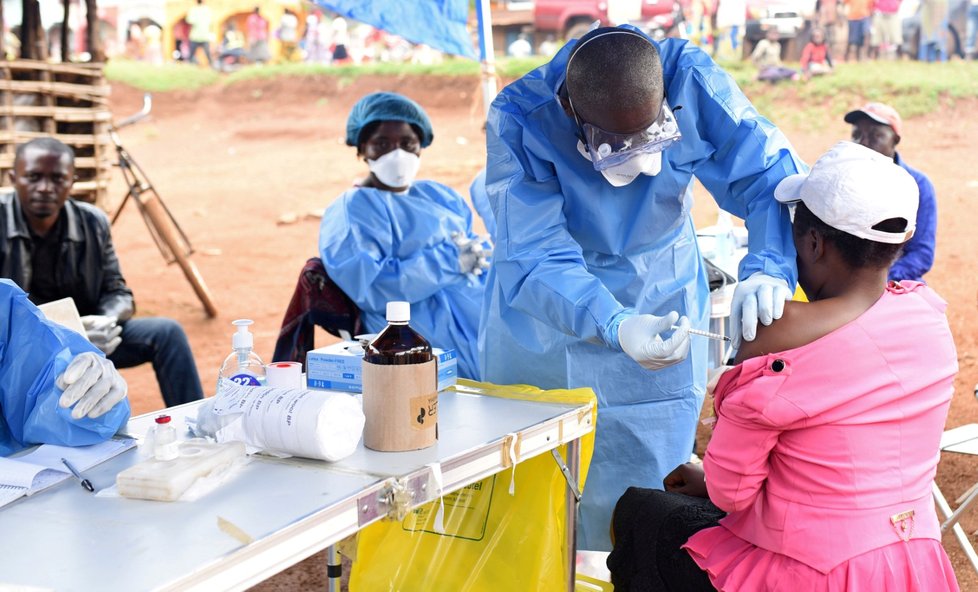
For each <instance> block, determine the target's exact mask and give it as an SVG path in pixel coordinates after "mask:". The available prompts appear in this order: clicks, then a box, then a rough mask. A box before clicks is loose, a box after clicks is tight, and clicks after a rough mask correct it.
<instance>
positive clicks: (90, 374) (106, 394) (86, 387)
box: [56, 352, 128, 419]
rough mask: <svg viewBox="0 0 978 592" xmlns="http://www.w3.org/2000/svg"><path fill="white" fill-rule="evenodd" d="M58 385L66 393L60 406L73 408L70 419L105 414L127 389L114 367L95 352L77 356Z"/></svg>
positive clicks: (121, 398) (59, 401) (123, 395)
mask: <svg viewBox="0 0 978 592" xmlns="http://www.w3.org/2000/svg"><path fill="white" fill-rule="evenodd" d="M56 384H57V386H58V388H60V389H63V390H64V393H63V394H62V395H61V399H59V400H58V404H59V405H60V406H61V407H64V408H68V407H72V406H74V407H73V408H72V410H71V416H72V417H73V418H75V419H81V418H83V417H85V416H88V417H90V418H92V419H94V418H96V417H99V416H101V415H104V414H105V413H107V412H108V411H109V410H110V409H112V408H113V407H115V405H116V403H118V402H119V401H121V400H123V399H125V398H126V392H127V391H128V387H127V386H126V381H125V380H123V379H122V376H120V375H119V371H118V370H116V369H115V365H113V364H112V362H110V361H109V360H107V359H105V358H103V357H101V356H99V355H98V354H95V353H92V352H84V353H81V354H78V355H77V356H75V358H74V359H73V360H71V363H70V364H68V367H67V368H66V369H65V371H64V373H62V374H61V376H59V377H58V379H57V381H56Z"/></svg>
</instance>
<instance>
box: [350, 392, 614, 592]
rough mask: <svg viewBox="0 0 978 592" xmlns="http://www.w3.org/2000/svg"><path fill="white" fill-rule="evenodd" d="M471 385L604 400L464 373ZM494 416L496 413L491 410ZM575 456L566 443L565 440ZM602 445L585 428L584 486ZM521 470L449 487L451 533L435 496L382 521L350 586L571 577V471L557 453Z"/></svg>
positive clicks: (364, 544)
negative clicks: (439, 524) (440, 521)
mask: <svg viewBox="0 0 978 592" xmlns="http://www.w3.org/2000/svg"><path fill="white" fill-rule="evenodd" d="M459 386H460V387H462V388H464V389H465V392H478V393H480V394H483V395H487V396H495V397H506V398H515V399H523V400H527V401H538V402H545V403H573V404H578V405H584V404H587V403H589V402H590V403H591V425H595V422H596V421H597V401H596V398H595V396H594V391H592V390H591V389H589V388H581V389H562V390H548V391H544V390H540V389H538V388H535V387H529V386H522V385H521V386H505V387H500V386H495V385H491V384H487V383H479V382H472V381H468V380H459ZM486 419H487V421H491V418H486ZM558 450H559V452H560V454H561V456H562V457H563V458H564V459H566V458H567V451H566V446H560V447H559V448H558ZM593 450H594V432H593V431H592V432H591V433H589V434H588V435H586V436H584V437H583V438H581V446H580V452H581V462H580V472H579V483H578V487H579V488H580V489H583V488H584V481H585V478H586V477H587V469H588V465H589V464H590V462H591V454H592V452H593ZM512 480H513V470H512V469H506V470H504V471H502V472H500V473H496V474H495V475H493V476H491V477H488V478H486V479H483V480H482V481H478V482H476V483H473V484H471V485H469V486H467V487H465V488H463V489H461V490H458V491H455V492H452V493H450V494H447V495H446V496H445V497H444V503H445V510H444V533H443V534H440V533H438V532H436V530H435V526H434V522H435V516H436V514H437V512H438V509H439V502H438V501H435V502H432V503H429V504H426V505H424V506H421V507H419V508H417V509H416V510H414V511H411V512H409V513H408V515H407V516H406V517H405V518H404V519H403V520H401V521H388V520H385V521H381V522H378V523H375V524H372V525H370V526H368V527H366V528H365V529H363V530H361V531H360V534H359V542H358V544H357V550H356V560H355V561H354V562H353V569H352V571H351V573H350V590H352V591H354V592H372V591H375V590H395V591H403V592H413V591H424V592H440V591H446V592H448V591H451V592H490V591H491V592H499V591H503V590H504V591H506V592H519V591H521V590H527V591H529V590H533V591H536V590H564V589H566V587H567V574H568V565H567V560H568V558H567V538H566V532H567V530H566V529H567V520H566V512H565V510H566V507H567V506H566V499H567V495H566V492H567V487H568V485H567V481H566V480H565V479H564V476H563V474H562V473H561V471H560V468H559V467H558V465H557V463H556V462H555V460H554V458H553V456H552V455H551V454H549V453H547V454H541V455H539V456H536V457H534V458H531V459H528V460H525V461H522V462H520V463H518V464H517V465H516V470H515V492H514V495H510V493H509V492H510V483H511V481H512Z"/></svg>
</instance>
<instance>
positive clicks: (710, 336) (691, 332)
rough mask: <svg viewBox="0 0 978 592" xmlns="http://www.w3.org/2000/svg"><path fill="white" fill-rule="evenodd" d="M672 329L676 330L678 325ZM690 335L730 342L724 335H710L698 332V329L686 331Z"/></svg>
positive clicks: (705, 332)
mask: <svg viewBox="0 0 978 592" xmlns="http://www.w3.org/2000/svg"><path fill="white" fill-rule="evenodd" d="M672 328H673V329H678V328H679V326H678V325H673V326H672ZM687 331H689V334H690V335H702V336H703V337H708V338H710V339H716V340H718V341H730V338H729V337H727V336H726V335H720V334H719V333H710V332H709V331H700V330H699V329H687Z"/></svg>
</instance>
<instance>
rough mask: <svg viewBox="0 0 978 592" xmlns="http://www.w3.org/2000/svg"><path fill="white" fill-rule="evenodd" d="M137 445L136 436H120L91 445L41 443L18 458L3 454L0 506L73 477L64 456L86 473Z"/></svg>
mask: <svg viewBox="0 0 978 592" xmlns="http://www.w3.org/2000/svg"><path fill="white" fill-rule="evenodd" d="M135 445H136V441H135V440H134V439H132V438H125V437H119V438H113V439H111V440H106V441H105V442H101V443H99V444H93V445H91V446H56V445H54V444H42V445H41V446H38V447H37V448H35V449H34V450H32V451H30V452H28V453H27V454H24V455H21V456H18V457H16V458H9V457H8V458H4V457H0V507H3V506H5V505H7V504H9V503H10V502H12V501H14V500H17V499H19V498H21V497H24V496H25V495H33V494H35V493H37V492H38V491H43V490H45V489H47V488H48V487H51V486H52V485H55V484H57V483H61V482H62V481H64V480H65V479H69V478H71V477H72V475H71V472H70V471H69V470H68V468H67V467H66V466H65V465H64V463H62V462H61V459H62V458H65V459H68V462H70V463H71V464H72V466H74V467H75V468H76V469H78V471H79V472H81V473H82V474H83V475H84V471H86V470H88V469H90V468H92V467H94V466H95V465H97V464H100V463H103V462H105V461H107V460H109V459H110V458H112V457H114V456H117V455H119V454H121V453H123V452H125V451H126V450H129V449H130V448H132V447H133V446H135Z"/></svg>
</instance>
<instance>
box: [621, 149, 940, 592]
mask: <svg viewBox="0 0 978 592" xmlns="http://www.w3.org/2000/svg"><path fill="white" fill-rule="evenodd" d="M879 156H880V155H879V154H877V153H876V152H874V151H873V150H869V149H866V148H864V147H862V146H859V145H857V144H853V143H851V142H840V143H839V144H837V145H836V146H835V147H833V149H832V150H830V151H829V152H828V153H826V154H825V155H823V156H822V157H821V158H820V159H819V160H818V162H816V163H815V166H814V167H813V168H812V170H811V172H810V174H807V175H795V176H792V177H788V178H786V179H785V180H784V181H783V182H782V183H781V184H780V185H779V186H778V188H777V190H776V191H775V196H776V197H777V198H778V200H779V201H781V202H784V203H788V204H791V205H793V207H794V208H795V211H794V217H793V220H794V232H793V234H794V242H795V247H796V250H797V252H798V255H797V262H798V272H799V283H800V284H801V287H802V288H803V289H804V290H805V293H806V294H807V295H808V297H809V299H810V300H811V302H810V303H799V302H789V303H787V304H786V306H785V311H784V316H783V317H782V318H781V320H779V321H778V322H777V323H774V324H773V325H771V326H770V327H763V328H761V327H759V328H758V335H757V339H756V340H755V341H753V342H745V343H744V344H743V345H742V347H741V349H740V351H739V352H738V356H737V360H736V361H737V362H738V364H737V365H736V366H733V367H732V368H730V369H728V370H726V372H724V373H723V374H722V375H721V376H720V377H719V380H718V381H716V384H715V388H714V390H713V396H714V409H715V412H716V424H715V427H714V432H713V436H712V438H711V441H710V444H709V446H708V448H707V451H706V455H705V457H704V460H703V465H702V468H701V467H700V466H699V465H692V464H687V465H682V466H680V467H678V468H677V469H676V470H675V471H673V472H672V473H671V474H670V475H668V476H667V477H666V479H665V480H664V485H665V489H666V491H665V492H663V491H658V490H650V489H638V488H631V489H629V490H628V491H627V492H626V493H625V495H624V496H622V498H621V499H620V500H619V502H618V505H617V507H616V509H615V515H614V518H613V525H612V530H613V537H614V542H615V548H614V551H613V552H612V553H611V556H609V558H608V567H609V568H610V569H611V572H612V579H613V581H614V583H615V590H616V591H619V592H621V591H636V590H681V591H683V592H687V591H695V590H713V589H714V588H715V589H719V590H737V591H751V592H761V591H768V590H772V591H773V590H787V591H790V592H806V591H809V590H811V591H815V590H818V591H823V590H824V591H833V590H840V591H841V590H846V591H852V592H860V591H874V592H875V591H879V590H886V591H906V590H920V591H927V592H930V591H943V590H958V586H957V582H956V580H955V577H954V572H953V571H952V568H951V564H950V561H949V560H948V558H947V555H946V553H945V552H944V549H943V547H941V533H940V525H939V521H938V518H937V515H936V513H935V510H934V503H933V501H932V500H931V483H932V482H933V479H934V475H935V473H936V471H937V463H938V461H939V459H940V452H939V442H940V438H941V433H942V431H943V429H944V422H945V419H946V416H947V410H948V407H949V405H950V401H951V395H952V392H953V380H954V376H955V374H956V373H957V354H956V352H955V349H954V342H953V340H952V337H951V332H950V329H949V327H948V323H947V319H946V317H945V314H944V309H945V306H946V303H945V302H944V301H943V300H941V298H940V297H939V296H938V295H937V294H936V293H935V292H934V291H933V290H931V289H930V288H928V287H927V286H925V285H924V284H921V283H917V282H901V283H891V284H887V270H888V268H889V266H890V264H891V263H892V262H893V260H894V259H895V258H896V257H897V255H898V254H899V251H900V247H901V245H902V244H903V243H904V242H906V241H907V240H908V239H909V238H910V237H911V236H912V235H913V230H914V221H915V220H916V210H917V202H918V193H917V187H916V184H915V183H914V181H913V179H912V178H911V177H910V176H909V175H908V174H906V173H905V171H903V170H902V169H901V168H900V167H898V166H896V165H894V164H893V162H892V160H890V159H887V158H879ZM650 437H654V434H650Z"/></svg>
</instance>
